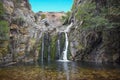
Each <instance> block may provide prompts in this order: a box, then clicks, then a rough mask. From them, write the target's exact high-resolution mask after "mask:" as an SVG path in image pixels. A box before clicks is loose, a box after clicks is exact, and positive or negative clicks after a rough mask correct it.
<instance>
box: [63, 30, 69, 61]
mask: <svg viewBox="0 0 120 80" xmlns="http://www.w3.org/2000/svg"><path fill="white" fill-rule="evenodd" d="M67 51H68V35H67V32H65V50H64V51H63V60H64V61H67V60H68V59H67Z"/></svg>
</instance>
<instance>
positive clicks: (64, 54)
mask: <svg viewBox="0 0 120 80" xmlns="http://www.w3.org/2000/svg"><path fill="white" fill-rule="evenodd" d="M72 25H73V23H71V24H70V25H68V27H67V28H66V30H65V31H63V32H64V33H65V48H64V51H63V53H62V54H63V57H62V60H61V59H60V60H59V61H69V60H68V59H67V52H68V45H69V41H68V34H67V33H68V32H69V30H70V28H71V27H72Z"/></svg>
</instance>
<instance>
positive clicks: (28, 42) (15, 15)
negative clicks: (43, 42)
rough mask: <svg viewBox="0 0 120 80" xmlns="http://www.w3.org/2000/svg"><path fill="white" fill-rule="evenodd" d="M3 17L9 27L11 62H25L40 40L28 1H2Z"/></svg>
mask: <svg viewBox="0 0 120 80" xmlns="http://www.w3.org/2000/svg"><path fill="white" fill-rule="evenodd" d="M2 3H3V6H4V9H5V16H4V19H5V20H6V21H8V23H9V27H10V41H9V42H10V44H9V49H10V51H9V52H10V54H11V55H12V56H11V57H12V59H13V60H12V61H20V60H27V59H28V58H26V56H30V55H34V53H35V52H33V53H32V54H31V53H30V52H31V50H33V48H34V45H35V43H36V42H37V41H38V39H39V38H40V36H38V35H40V32H41V31H40V26H39V24H37V23H36V22H35V13H33V12H32V10H31V6H30V4H29V2H28V0H2Z"/></svg>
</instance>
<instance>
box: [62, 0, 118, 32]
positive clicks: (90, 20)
mask: <svg viewBox="0 0 120 80" xmlns="http://www.w3.org/2000/svg"><path fill="white" fill-rule="evenodd" d="M119 4H120V1H119V0H110V1H105V0H103V1H102V0H100V1H93V0H85V1H84V2H82V3H81V5H79V6H78V10H77V12H75V14H74V15H75V18H76V19H77V20H78V22H81V21H83V23H82V25H81V27H79V28H82V29H95V30H103V29H105V28H114V27H116V26H117V27H118V25H119V24H120V18H119V17H120V5H119ZM75 9H77V8H76V5H75V4H74V5H73V7H72V11H75ZM67 16H69V14H67ZM63 19H67V17H63Z"/></svg>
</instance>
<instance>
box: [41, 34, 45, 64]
mask: <svg viewBox="0 0 120 80" xmlns="http://www.w3.org/2000/svg"><path fill="white" fill-rule="evenodd" d="M43 54H44V36H43V38H42V52H41V61H42V62H43Z"/></svg>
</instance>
